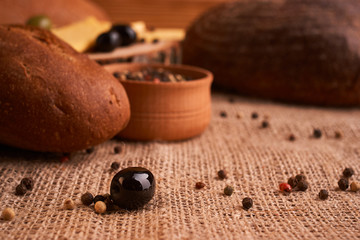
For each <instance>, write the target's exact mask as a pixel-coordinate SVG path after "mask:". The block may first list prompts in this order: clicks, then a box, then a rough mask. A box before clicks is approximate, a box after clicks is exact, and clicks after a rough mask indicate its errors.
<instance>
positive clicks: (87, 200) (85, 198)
mask: <svg viewBox="0 0 360 240" xmlns="http://www.w3.org/2000/svg"><path fill="white" fill-rule="evenodd" d="M81 202H82V203H83V204H84V205H86V206H89V205H90V204H92V203H93V202H94V196H93V195H92V194H91V193H89V192H86V193H84V194H83V195H82V196H81Z"/></svg>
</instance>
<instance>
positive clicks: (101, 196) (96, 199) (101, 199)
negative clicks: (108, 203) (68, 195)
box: [94, 195, 106, 203]
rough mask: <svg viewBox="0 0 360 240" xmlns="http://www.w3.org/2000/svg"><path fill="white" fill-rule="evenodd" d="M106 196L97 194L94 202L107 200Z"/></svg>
mask: <svg viewBox="0 0 360 240" xmlns="http://www.w3.org/2000/svg"><path fill="white" fill-rule="evenodd" d="M105 199H106V198H105V197H104V196H103V195H96V196H95V197H94V203H96V202H97V201H102V202H103V201H105Z"/></svg>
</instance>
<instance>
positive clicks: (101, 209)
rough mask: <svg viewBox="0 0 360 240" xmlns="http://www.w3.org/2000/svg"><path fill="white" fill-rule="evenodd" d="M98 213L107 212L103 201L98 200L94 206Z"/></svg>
mask: <svg viewBox="0 0 360 240" xmlns="http://www.w3.org/2000/svg"><path fill="white" fill-rule="evenodd" d="M94 209H95V212H96V213H104V212H106V204H105V203H104V202H103V201H97V202H96V203H95V206H94Z"/></svg>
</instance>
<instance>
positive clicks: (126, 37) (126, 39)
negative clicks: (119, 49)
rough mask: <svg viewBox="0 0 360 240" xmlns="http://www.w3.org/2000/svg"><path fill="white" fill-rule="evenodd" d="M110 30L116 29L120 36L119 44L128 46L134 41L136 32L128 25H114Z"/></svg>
mask: <svg viewBox="0 0 360 240" xmlns="http://www.w3.org/2000/svg"><path fill="white" fill-rule="evenodd" d="M111 31H116V32H118V33H119V34H120V36H121V40H122V42H121V46H128V45H130V44H132V43H134V42H135V41H136V32H135V31H134V29H132V28H131V27H130V26H129V25H120V24H119V25H114V26H113V27H112V28H111Z"/></svg>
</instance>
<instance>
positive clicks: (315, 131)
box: [313, 128, 322, 138]
mask: <svg viewBox="0 0 360 240" xmlns="http://www.w3.org/2000/svg"><path fill="white" fill-rule="evenodd" d="M313 136H314V137H315V138H321V136H322V132H321V130H320V129H318V128H315V129H314V132H313Z"/></svg>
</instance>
